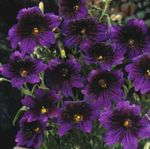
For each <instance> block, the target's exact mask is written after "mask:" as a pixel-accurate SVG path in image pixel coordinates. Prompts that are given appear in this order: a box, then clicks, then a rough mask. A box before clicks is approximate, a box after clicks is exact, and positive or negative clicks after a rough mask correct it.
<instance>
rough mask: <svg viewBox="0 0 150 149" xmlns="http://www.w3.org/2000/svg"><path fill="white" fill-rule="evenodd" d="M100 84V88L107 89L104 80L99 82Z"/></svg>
mask: <svg viewBox="0 0 150 149" xmlns="http://www.w3.org/2000/svg"><path fill="white" fill-rule="evenodd" d="M98 83H99V85H100V87H102V88H107V83H106V81H105V80H104V79H101V80H99V81H98Z"/></svg>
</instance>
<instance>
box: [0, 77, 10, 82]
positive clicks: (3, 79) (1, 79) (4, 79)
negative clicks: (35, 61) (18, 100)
mask: <svg viewBox="0 0 150 149" xmlns="http://www.w3.org/2000/svg"><path fill="white" fill-rule="evenodd" d="M3 81H6V82H11V81H10V80H8V79H6V78H0V82H3Z"/></svg>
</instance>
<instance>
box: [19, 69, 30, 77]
mask: <svg viewBox="0 0 150 149" xmlns="http://www.w3.org/2000/svg"><path fill="white" fill-rule="evenodd" d="M28 74H29V71H28V70H26V69H24V68H22V69H21V70H20V75H21V77H23V78H25V77H27V75H28Z"/></svg>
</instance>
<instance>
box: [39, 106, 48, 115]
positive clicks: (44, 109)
mask: <svg viewBox="0 0 150 149" xmlns="http://www.w3.org/2000/svg"><path fill="white" fill-rule="evenodd" d="M47 112H48V110H47V109H46V108H45V107H44V106H42V108H41V114H45V113H47Z"/></svg>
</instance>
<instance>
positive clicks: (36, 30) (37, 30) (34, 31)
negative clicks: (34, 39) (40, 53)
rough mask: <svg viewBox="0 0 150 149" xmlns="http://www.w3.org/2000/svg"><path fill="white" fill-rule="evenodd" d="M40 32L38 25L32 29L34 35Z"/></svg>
mask: <svg viewBox="0 0 150 149" xmlns="http://www.w3.org/2000/svg"><path fill="white" fill-rule="evenodd" d="M39 32H40V30H39V29H38V28H37V27H34V28H33V30H32V34H33V35H36V34H38V33H39Z"/></svg>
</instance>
